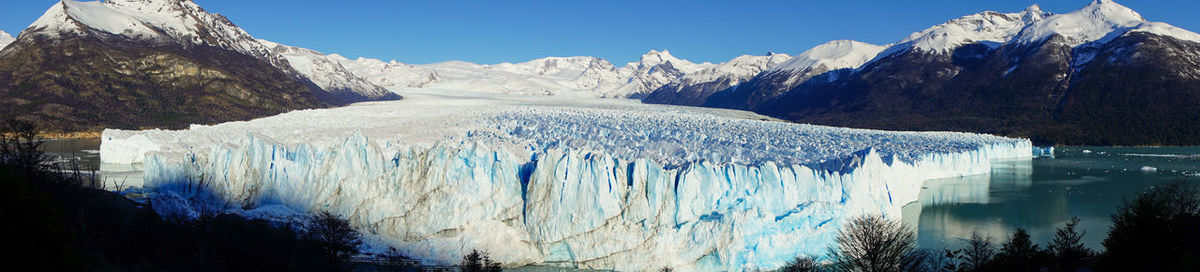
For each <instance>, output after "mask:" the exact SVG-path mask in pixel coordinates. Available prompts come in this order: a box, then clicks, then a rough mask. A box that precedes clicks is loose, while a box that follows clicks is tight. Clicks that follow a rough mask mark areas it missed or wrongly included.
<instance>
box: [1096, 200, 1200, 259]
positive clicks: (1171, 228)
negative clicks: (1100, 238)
mask: <svg viewBox="0 0 1200 272" xmlns="http://www.w3.org/2000/svg"><path fill="white" fill-rule="evenodd" d="M1112 219H1113V225H1112V227H1111V228H1110V229H1109V230H1108V237H1106V238H1105V239H1104V242H1103V244H1104V247H1105V248H1106V251H1105V252H1104V253H1103V254H1101V256H1100V262H1101V265H1100V268H1102V269H1106V270H1111V271H1200V191H1198V190H1197V188H1196V186H1195V185H1191V184H1185V183H1183V182H1175V183H1172V184H1169V185H1166V186H1158V187H1155V188H1152V189H1150V190H1148V191H1146V192H1143V193H1141V194H1139V195H1138V196H1137V197H1136V198H1134V199H1133V200H1132V201H1130V200H1126V201H1124V202H1123V203H1122V204H1121V206H1119V207H1118V208H1117V211H1116V212H1115V213H1114V214H1113V216H1112Z"/></svg>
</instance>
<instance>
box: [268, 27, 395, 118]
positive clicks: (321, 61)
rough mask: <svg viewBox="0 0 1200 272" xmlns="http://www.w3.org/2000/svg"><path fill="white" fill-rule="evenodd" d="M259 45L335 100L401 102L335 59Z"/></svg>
mask: <svg viewBox="0 0 1200 272" xmlns="http://www.w3.org/2000/svg"><path fill="white" fill-rule="evenodd" d="M259 43H261V44H262V45H264V46H266V47H267V48H269V49H270V50H271V52H272V53H274V54H277V55H279V56H282V57H283V58H285V59H286V60H287V64H288V65H289V66H290V67H291V68H292V69H295V70H296V72H298V73H300V74H301V75H303V76H304V77H305V78H308V80H311V81H312V82H313V83H314V84H317V86H319V87H321V89H324V90H325V92H327V93H329V94H330V95H331V96H333V97H335V98H334V99H336V100H341V101H344V102H357V101H362V100H365V99H372V100H373V99H394V98H399V97H398V96H397V95H396V94H395V93H393V92H391V91H388V90H387V89H385V88H383V87H380V86H379V85H375V84H374V83H371V82H370V81H367V80H366V79H364V78H362V77H359V76H357V75H355V74H354V73H352V72H350V71H349V70H347V69H346V68H345V67H343V66H342V64H341V62H340V61H339V59H337V58H335V57H332V56H327V55H325V54H322V53H321V52H317V51H315V50H311V49H304V48H299V47H294V46H287V45H282V44H278V43H274V42H271V41H267V40H259ZM344 102H343V103H344Z"/></svg>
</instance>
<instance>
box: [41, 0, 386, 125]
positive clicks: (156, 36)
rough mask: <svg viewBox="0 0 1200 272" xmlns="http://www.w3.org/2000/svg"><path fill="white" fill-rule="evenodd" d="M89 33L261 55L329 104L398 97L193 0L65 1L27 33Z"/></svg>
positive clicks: (57, 35) (50, 34)
mask: <svg viewBox="0 0 1200 272" xmlns="http://www.w3.org/2000/svg"><path fill="white" fill-rule="evenodd" d="M90 32H103V33H106V34H111V35H114V36H116V37H121V38H123V39H130V40H136V41H141V42H146V43H149V44H152V45H156V46H161V45H166V44H172V45H178V46H182V47H183V49H185V50H188V49H191V48H195V47H201V46H205V47H216V48H221V49H225V50H229V51H232V52H234V53H240V54H244V55H247V56H252V57H255V58H259V59H262V60H265V61H267V62H269V63H271V64H272V65H274V66H276V67H278V68H279V69H280V70H283V72H284V73H287V74H291V75H293V76H295V77H299V78H300V79H301V81H305V80H308V81H312V82H313V83H315V84H316V85H317V86H318V87H320V89H319V90H313V91H314V93H315V94H316V95H317V96H318V97H319V98H320V99H322V100H324V101H325V102H327V103H330V104H347V103H352V102H358V101H364V100H376V99H394V98H396V96H395V95H394V94H392V93H390V92H387V91H386V90H384V89H383V88H380V87H379V86H374V85H372V84H367V82H365V81H363V80H361V79H358V78H356V77H355V76H354V75H351V74H349V73H346V72H345V71H344V69H339V68H338V67H333V66H331V64H333V63H332V62H329V61H328V60H320V58H321V57H320V56H321V54H320V53H316V52H306V51H308V50H307V49H302V48H296V47H290V46H283V47H280V45H279V44H276V43H271V42H266V43H264V42H261V41H260V40H257V39H255V38H254V37H253V36H251V35H250V34H249V33H247V32H246V31H245V30H243V29H241V28H240V27H238V26H237V25H234V24H233V22H231V21H229V19H227V18H225V17H224V16H221V15H218V14H213V13H208V12H207V11H205V10H204V9H203V8H201V7H200V6H199V5H197V4H196V3H194V2H192V1H186V0H129V1H104V2H77V1H72V0H64V1H61V2H60V3H59V4H56V5H55V6H54V7H52V8H51V9H50V10H48V11H47V12H46V13H45V15H43V16H42V17H41V18H39V19H38V20H37V21H35V22H34V23H33V24H32V25H30V26H29V28H28V29H27V30H25V31H24V32H22V33H29V35H40V36H45V37H50V38H54V37H59V36H61V35H64V34H68V35H86V34H88V33H90ZM291 61H296V62H298V63H295V64H293V63H291Z"/></svg>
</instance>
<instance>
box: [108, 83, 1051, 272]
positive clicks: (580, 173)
mask: <svg viewBox="0 0 1200 272" xmlns="http://www.w3.org/2000/svg"><path fill="white" fill-rule="evenodd" d="M406 97H408V98H409V99H406V100H403V101H388V102H371V103H360V104H355V105H352V106H349V107H343V108H336V109H323V110H306V111H296V112H291V113H287V114H282V115H278V116H274V117H268V118H263V119H258V120H253V121H247V122H233V123H225V124H220V125H215V126H193V127H192V128H190V129H188V130H182V131H161V130H150V131H121V130H106V131H105V132H104V134H103V139H102V141H103V142H102V146H101V157H102V158H101V160H102V161H103V162H105V163H110V164H111V163H115V164H142V165H144V169H145V172H144V186H145V188H146V190H147V191H148V195H149V197H148V198H147V199H148V201H151V202H152V204H153V207H154V208H155V210H156V211H158V212H159V213H162V214H164V215H172V216H197V214H198V213H199V212H201V211H206V210H207V211H212V210H217V211H222V212H230V213H238V214H243V215H247V216H251V217H258V218H264V219H268V220H275V221H278V222H296V221H302V220H304V219H303V218H305V217H304V214H307V213H309V212H312V211H319V210H327V211H331V212H333V213H336V214H338V215H341V216H343V217H346V218H349V219H350V221H351V223H352V224H353V225H354V226H355V227H356V228H358V229H359V230H360V231H362V232H363V233H364V234H365V235H366V237H367V240H368V245H369V246H370V247H374V248H388V247H394V248H396V249H399V250H400V251H401V252H402V253H404V254H406V255H408V256H412V257H415V258H419V259H422V260H424V261H427V262H430V263H433V264H450V263H456V262H457V261H459V260H460V259H461V256H463V255H464V254H466V253H468V252H470V251H471V250H472V249H479V250H486V251H488V252H491V253H492V257H493V258H495V259H497V260H499V261H501V262H503V263H504V264H505V265H506V266H512V267H515V266H523V265H551V266H568V267H579V268H598V269H615V270H650V269H658V268H662V267H675V268H681V269H704V270H749V269H772V268H778V267H780V266H783V265H784V264H785V263H786V262H787V261H788V260H791V259H793V258H794V257H796V256H798V255H808V256H813V257H818V258H820V257H821V255H822V254H824V252H825V249H826V248H827V247H828V246H829V245H831V244H832V243H833V240H834V237H835V235H836V233H837V230H838V228H839V227H840V226H841V225H842V224H843V222H845V221H847V220H848V219H850V218H852V217H854V216H858V215H863V214H882V215H884V216H886V217H892V218H899V217H900V216H901V212H900V210H901V206H903V205H904V204H907V203H910V202H913V201H915V200H916V199H917V197H918V195H919V193H920V190H921V184H922V182H923V181H925V180H928V179H935V178H944V177H956V176H963V175H978V174H986V173H988V171H989V170H990V166H991V163H992V162H993V161H996V160H1011V159H1024V160H1028V159H1030V158H1031V157H1032V154H1031V150H1032V148H1033V147H1032V145H1031V143H1030V142H1029V141H1028V140H1024V139H1011V138H1003V137H996V136H989V135H979V134H968V133H950V132H923V133H917V132H888V131H877V130H862V129H846V128H834V127H823V126H812V125H803V124H790V123H784V122H778V121H772V120H764V119H766V117H763V116H759V115H755V114H752V113H747V112H740V111H729V110H717V109H702V108H691V107H678V106H661V105H643V104H638V103H636V101H620V100H586V101H571V100H566V99H556V98H553V97H541V98H520V97H512V96H488V95H477V96H445V95H439V94H436V93H427V94H406Z"/></svg>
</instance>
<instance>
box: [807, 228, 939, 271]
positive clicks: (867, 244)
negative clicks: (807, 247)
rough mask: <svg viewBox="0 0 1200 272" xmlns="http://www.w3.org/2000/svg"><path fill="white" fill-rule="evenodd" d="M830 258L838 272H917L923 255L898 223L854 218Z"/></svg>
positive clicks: (844, 229)
mask: <svg viewBox="0 0 1200 272" xmlns="http://www.w3.org/2000/svg"><path fill="white" fill-rule="evenodd" d="M830 251H831V255H830V257H831V258H832V259H833V261H834V262H835V265H836V266H837V269H838V270H842V271H863V272H885V271H886V272H894V271H917V270H920V269H922V268H923V265H924V262H925V258H926V254H924V252H922V251H918V250H917V235H916V233H914V232H913V231H912V230H911V229H908V228H905V227H904V226H903V225H901V224H900V222H899V221H893V220H887V219H884V218H883V217H880V216H864V217H858V218H855V219H853V220H851V221H850V223H849V224H847V225H846V226H845V228H843V229H842V230H841V231H840V232H839V233H838V237H837V245H836V248H831V249H830Z"/></svg>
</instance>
